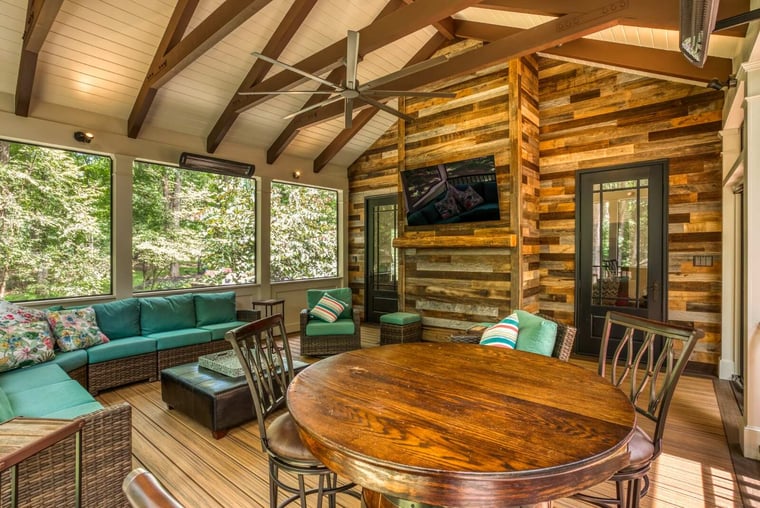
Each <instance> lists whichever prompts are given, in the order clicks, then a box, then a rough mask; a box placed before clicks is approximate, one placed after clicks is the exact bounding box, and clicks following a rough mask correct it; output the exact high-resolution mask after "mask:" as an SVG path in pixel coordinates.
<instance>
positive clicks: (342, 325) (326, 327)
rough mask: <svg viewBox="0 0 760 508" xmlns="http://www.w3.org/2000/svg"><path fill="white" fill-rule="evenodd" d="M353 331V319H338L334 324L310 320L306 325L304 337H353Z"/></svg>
mask: <svg viewBox="0 0 760 508" xmlns="http://www.w3.org/2000/svg"><path fill="white" fill-rule="evenodd" d="M354 331H355V327H354V321H353V319H339V320H337V321H335V322H334V323H326V322H324V321H321V320H319V319H312V320H310V321H309V322H308V323H307V324H306V335H311V336H312V337H315V336H318V335H353V334H354Z"/></svg>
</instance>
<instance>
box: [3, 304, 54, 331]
mask: <svg viewBox="0 0 760 508" xmlns="http://www.w3.org/2000/svg"><path fill="white" fill-rule="evenodd" d="M44 320H45V312H44V311H41V310H37V309H29V308H25V307H21V306H20V305H17V304H15V303H13V302H8V301H5V300H0V328H5V327H8V326H11V325H13V324H16V323H32V322H34V321H44Z"/></svg>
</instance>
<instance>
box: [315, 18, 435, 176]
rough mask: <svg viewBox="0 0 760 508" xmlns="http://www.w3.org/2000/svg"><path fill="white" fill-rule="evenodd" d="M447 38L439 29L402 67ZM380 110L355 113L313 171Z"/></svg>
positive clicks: (428, 53) (432, 51) (427, 54)
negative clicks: (350, 123) (351, 120)
mask: <svg viewBox="0 0 760 508" xmlns="http://www.w3.org/2000/svg"><path fill="white" fill-rule="evenodd" d="M448 41H449V39H448V38H447V37H446V36H445V35H444V34H442V33H441V31H440V30H439V31H438V32H437V33H436V34H435V35H433V36H432V37H431V38H430V40H428V41H427V42H426V43H425V45H424V46H422V48H420V49H419V51H417V53H415V54H414V56H413V57H412V58H410V59H409V61H408V62H407V63H406V65H405V66H404V67H409V66H411V65H415V64H417V63H419V62H422V61H424V60H427V59H428V58H430V57H432V56H433V55H434V54H435V52H436V51H438V50H439V49H441V48H442V47H443V46H444V45H445V44H446V43H447V42H448ZM378 111H380V110H379V109H378V108H377V107H375V106H370V107H369V108H367V109H364V110H362V111H360V112H359V114H358V115H356V118H354V121H353V123H352V125H351V127H349V128H348V129H343V130H342V131H341V132H340V134H338V136H337V137H336V138H335V139H333V140H332V141H331V142H330V144H329V145H327V147H326V148H325V149H324V150H322V153H320V154H319V155H318V156H317V158H316V159H314V172H315V173H319V172H320V171H322V169H323V168H324V167H325V166H326V165H327V164H328V163H329V162H330V161H331V160H332V159H333V157H335V156H336V155H338V152H340V151H341V149H343V147H344V146H346V144H347V143H348V142H349V141H351V139H352V138H353V137H354V136H356V134H357V133H358V132H359V131H360V130H361V129H362V128H363V127H364V126H365V125H366V124H367V122H369V121H370V120H372V118H373V117H374V116H375V115H376V114H377V113H378Z"/></svg>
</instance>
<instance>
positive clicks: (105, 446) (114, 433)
mask: <svg viewBox="0 0 760 508" xmlns="http://www.w3.org/2000/svg"><path fill="white" fill-rule="evenodd" d="M81 418H82V419H84V420H85V421H86V423H85V425H84V427H83V429H82V506H83V507H101V506H102V507H104V508H105V507H109V508H110V507H117V508H118V507H127V506H129V505H128V503H127V500H126V498H125V497H124V494H123V493H122V490H121V483H122V481H123V480H124V478H125V477H126V475H127V474H129V471H130V470H131V468H132V406H130V405H129V404H126V403H121V404H117V405H114V406H109V407H106V408H104V409H102V410H100V411H95V412H94V413H90V414H87V415H84V416H82V417H81ZM75 450H76V448H75V441H74V436H71V437H68V438H66V439H64V440H63V441H61V442H59V443H57V444H55V445H53V446H51V447H49V448H47V449H45V450H43V451H41V452H39V453H37V454H36V455H34V456H32V457H31V458H29V459H27V460H25V461H23V462H22V463H21V464H19V469H18V478H19V480H18V501H19V503H18V506H20V507H28V508H35V507H39V506H54V507H55V508H68V507H73V506H75V496H74V485H75V482H74V470H75V469H74V464H75ZM9 477H10V475H8V474H3V475H2V477H1V482H0V492H2V497H1V498H0V506H2V507H3V508H5V507H7V506H10V492H9Z"/></svg>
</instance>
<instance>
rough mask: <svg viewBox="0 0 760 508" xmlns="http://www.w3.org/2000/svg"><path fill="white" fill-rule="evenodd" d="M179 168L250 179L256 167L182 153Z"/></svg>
mask: <svg viewBox="0 0 760 508" xmlns="http://www.w3.org/2000/svg"><path fill="white" fill-rule="evenodd" d="M179 167H181V168H182V169H191V170H193V171H204V172H206V173H214V174H217V175H225V176H238V177H241V178H250V177H251V176H253V172H254V170H255V169H256V166H254V165H253V164H248V163H245V162H236V161H230V160H226V159H218V158H216V157H207V156H205V155H198V154H194V153H188V152H182V154H181V155H180V156H179Z"/></svg>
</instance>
